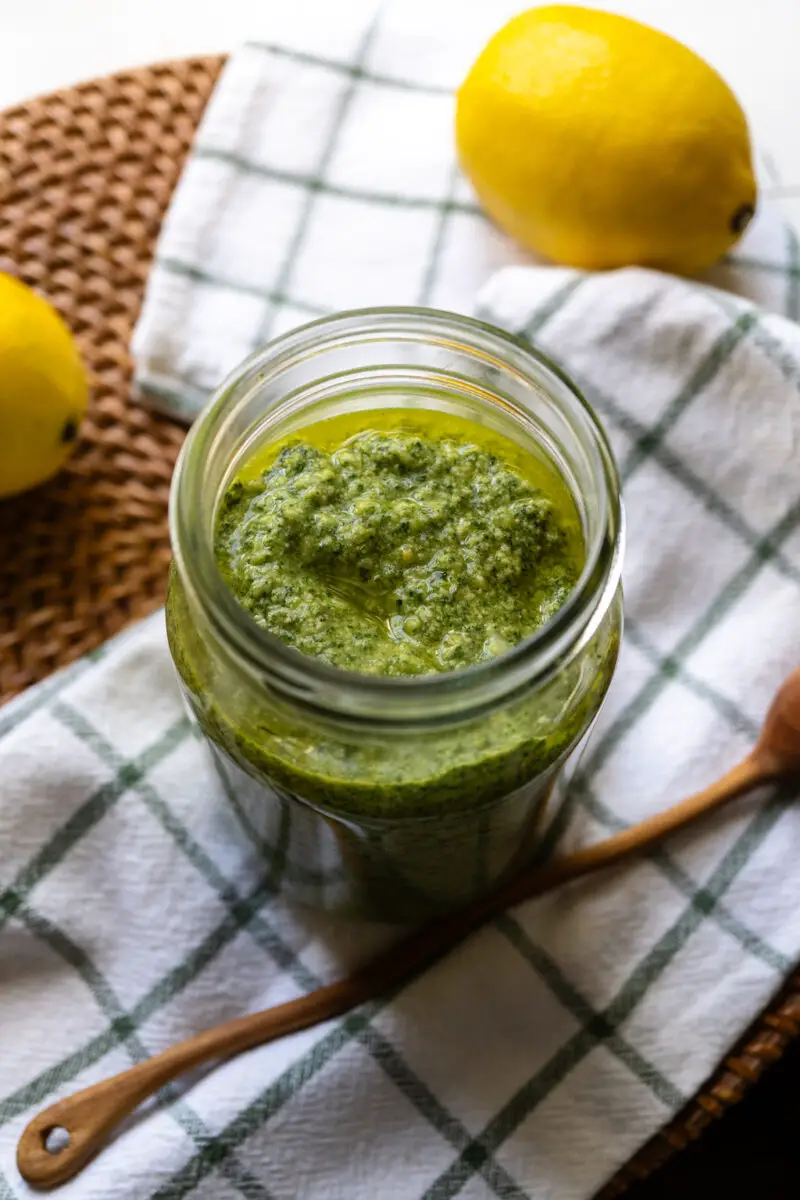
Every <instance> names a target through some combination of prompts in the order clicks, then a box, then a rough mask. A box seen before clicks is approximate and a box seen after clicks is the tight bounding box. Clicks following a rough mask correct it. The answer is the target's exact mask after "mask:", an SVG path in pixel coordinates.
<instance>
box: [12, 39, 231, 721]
mask: <svg viewBox="0 0 800 1200" xmlns="http://www.w3.org/2000/svg"><path fill="white" fill-rule="evenodd" d="M222 61H223V60H222V59H219V58H212V59H200V60H193V61H189V62H181V63H174V64H164V65H161V66H156V67H152V68H148V69H145V70H139V71H133V72H130V73H127V74H123V75H117V76H114V77H113V78H111V79H102V80H99V81H97V82H92V83H87V84H84V85H82V86H81V87H77V88H74V89H72V90H70V91H68V92H62V93H59V94H56V95H53V96H46V97H43V98H41V99H39V100H34V101H32V102H31V103H29V104H26V105H23V106H21V107H19V108H16V109H13V110H12V111H10V112H6V113H5V114H3V115H2V117H0V214H1V216H2V219H1V221H0V270H4V271H9V272H11V273H12V274H15V275H17V276H19V277H20V278H21V279H23V280H24V281H25V282H26V283H29V284H32V285H33V286H35V287H37V288H38V289H40V290H41V292H42V293H43V294H44V295H46V296H47V297H48V298H49V299H50V300H51V301H52V302H53V303H54V304H55V305H56V307H57V308H58V309H59V310H60V311H61V313H62V314H63V316H64V317H65V318H66V320H67V322H68V323H69V325H70V326H71V327H72V329H73V331H74V332H75V333H76V335H77V337H78V342H79V344H80V348H81V351H82V353H83V357H84V361H85V362H86V365H87V367H88V369H89V373H90V379H91V385H92V393H93V394H92V401H91V405H90V409H89V415H88V418H87V420H86V422H85V424H84V426H83V428H82V436H81V440H80V444H79V447H78V449H77V452H76V454H75V456H74V458H73V459H72V461H71V462H70V464H69V466H68V467H67V468H66V470H65V471H63V472H62V473H61V474H60V475H59V476H58V477H57V478H56V479H54V480H53V481H52V482H50V483H49V484H46V485H45V486H43V487H41V488H39V489H37V490H36V491H35V492H32V493H29V494H28V495H26V496H23V497H21V498H19V499H15V500H7V501H4V502H0V700H5V699H8V698H9V697H10V696H12V695H14V694H15V693H16V692H18V691H20V690H21V689H22V688H24V687H27V686H28V685H29V684H31V683H34V682H36V680H37V679H41V678H42V677H43V676H45V675H48V674H49V673H50V672H51V671H53V670H54V669H55V668H56V667H58V666H61V665H63V664H64V663H67V662H70V661H71V660H72V659H75V658H77V657H79V656H80V655H81V654H83V653H84V652H85V651H87V650H90V649H92V647H94V646H97V645H98V644H99V643H100V642H102V641H104V640H105V639H106V638H108V637H109V636H110V635H111V634H113V633H116V632H117V631H118V630H119V629H121V628H122V626H124V625H125V624H127V623H128V622H129V621H130V620H131V619H132V618H134V617H140V616H143V615H144V614H145V613H147V612H149V611H150V610H151V609H153V608H154V607H156V605H158V604H159V603H160V602H161V601H162V599H163V593H164V579H165V570H166V567H167V563H168V561H169V539H168V535H167V521H166V514H167V497H168V492H169V481H170V476H171V474H172V467H173V465H174V462H175V457H176V455H177V453H178V450H179V448H180V444H181V441H182V438H183V430H182V429H180V428H179V427H177V426H176V425H175V424H174V423H172V422H170V421H169V420H167V419H166V418H163V417H158V416H154V415H151V414H149V413H147V412H146V411H145V410H143V409H142V408H140V407H138V406H136V405H132V404H130V403H129V401H128V392H129V381H130V361H129V358H128V342H129V339H130V333H131V329H132V326H133V323H134V321H135V320H136V316H137V314H138V311H139V305H140V303H141V299H142V293H143V288H144V283H145V279H146V277H147V270H148V266H149V263H150V259H151V257H152V252H153V245H154V241H155V238H156V235H157V233H158V229H159V226H160V223H161V219H162V217H163V214H164V210H165V208H166V206H167V203H168V201H169V198H170V195H171V193H172V189H173V187H174V186H175V183H176V181H177V179H178V175H179V173H180V169H181V164H182V162H183V159H184V157H185V155H186V151H187V149H188V146H189V143H190V141H191V138H192V135H193V133H194V130H195V128H196V126H197V122H198V120H199V118H200V115H201V113H202V111H203V107H204V105H205V103H206V100H207V99H208V96H209V94H210V92H211V89H212V87H213V85H214V81H215V80H216V77H217V75H218V73H219V70H220V67H221V65H222Z"/></svg>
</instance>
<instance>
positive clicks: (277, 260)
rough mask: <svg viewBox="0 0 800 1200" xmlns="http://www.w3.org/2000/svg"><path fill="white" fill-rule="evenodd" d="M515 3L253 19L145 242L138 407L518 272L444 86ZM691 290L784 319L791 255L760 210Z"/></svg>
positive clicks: (443, 2)
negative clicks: (155, 239) (251, 359)
mask: <svg viewBox="0 0 800 1200" xmlns="http://www.w3.org/2000/svg"><path fill="white" fill-rule="evenodd" d="M518 9H519V2H518V0H517V2H516V3H515V2H514V0H491V2H489V0H486V2H484V3H476V2H475V0H469V2H466V3H464V2H463V0H462V2H460V3H456V2H455V0H398V2H395V3H393V4H389V5H387V6H385V7H381V8H377V9H376V8H375V7H374V5H373V4H372V3H371V0H348V3H347V4H343V5H342V4H340V5H336V6H335V8H334V9H333V10H332V18H333V19H332V21H325V20H321V19H320V14H319V10H318V8H315V11H314V13H313V15H309V9H308V6H307V5H306V4H304V3H303V2H302V0H296V2H295V3H293V4H291V5H285V6H281V7H280V11H278V6H272V7H271V9H270V11H269V16H268V20H267V18H266V17H265V18H264V20H265V27H264V29H263V30H260V31H258V33H259V34H260V36H258V35H257V34H256V33H254V37H253V41H252V42H250V43H249V44H247V45H245V46H243V47H242V48H241V49H240V50H238V51H237V52H236V54H234V55H233V57H232V58H231V59H230V61H229V63H228V65H227V67H226V68H225V70H224V72H223V75H222V78H221V79H220V82H219V84H218V85H217V87H216V89H215V91H214V94H213V96H212V98H211V101H210V103H209V105H208V108H207V110H206V114H205V116H204V118H203V121H202V123H201V126H200V129H199V132H198V134H197V138H196V141H195V146H194V149H193V151H192V153H191V155H190V158H189V161H188V164H187V166H186V169H185V171H184V172H183V175H182V177H181V181H180V183H179V184H178V187H177V190H176V193H175V196H174V199H173V202H172V205H171V207H170V211H169V213H168V216H167V219H166V221H165V223H164V228H163V232H162V234H161V237H160V239H159V243H158V249H157V252H156V257H155V261H154V263H153V267H152V271H151V274H150V279H149V282H148V288H147V296H146V299H145V304H144V308H143V311H142V315H141V319H140V321H139V324H138V327H137V329H136V333H135V337H134V342H133V352H134V359H135V362H136V387H137V390H138V392H139V393H140V394H141V395H142V396H143V397H144V398H145V399H146V400H147V401H148V402H149V403H151V404H154V405H157V406H158V407H160V408H163V409H165V410H166V411H167V412H169V413H171V414H172V415H174V416H178V417H183V418H185V419H189V420H190V419H191V418H192V417H193V416H195V415H196V413H197V412H198V411H199V409H200V408H201V407H202V405H203V404H204V402H205V400H206V399H207V397H208V395H209V393H210V392H211V391H212V390H213V389H214V388H215V387H216V386H217V385H218V384H219V382H220V381H221V380H222V378H223V377H224V376H225V375H226V374H227V373H228V371H230V370H232V369H233V368H234V367H235V366H236V365H237V364H238V363H240V362H241V360H242V359H243V358H244V357H245V356H246V355H247V354H249V353H250V352H251V351H252V350H253V349H254V348H255V347H257V346H260V345H263V343H264V342H265V341H267V340H269V339H270V338H271V337H275V336H277V335H278V334H280V333H283V332H285V331H286V330H287V329H290V328H292V327H293V326H295V325H298V324H302V323H305V322H306V321H310V320H313V319H314V318H315V317H319V316H323V315H324V314H326V313H330V312H334V311H336V310H341V309H348V308H363V307H365V306H367V305H376V304H422V305H433V306H434V307H438V308H449V309H455V310H457V311H459V312H470V311H471V308H472V304H473V302H474V299H475V296H476V295H477V292H478V290H479V289H480V287H481V286H482V285H483V284H484V283H485V282H486V280H487V279H488V278H489V277H490V276H491V275H492V274H493V273H494V272H495V271H497V270H498V269H500V268H501V267H504V266H508V265H511V264H514V263H525V262H528V263H530V262H532V261H533V259H532V258H531V257H530V256H528V255H526V254H525V253H524V252H523V251H522V250H521V248H520V247H519V246H517V245H515V244H514V243H513V242H512V241H511V240H510V239H509V238H507V237H505V236H504V235H503V234H502V233H501V232H500V231H499V230H498V229H497V228H496V227H495V226H493V225H492V224H491V222H489V221H488V220H487V218H486V217H485V216H484V215H483V214H482V212H481V210H480V208H479V207H478V205H477V204H476V202H475V198H474V196H473V195H472V192H471V191H470V188H469V186H468V185H467V183H466V181H465V180H464V179H463V177H462V176H461V175H460V174H459V172H458V170H457V167H456V164H455V156H454V141H453V94H452V89H453V87H454V86H455V85H457V83H458V82H459V80H460V79H461V78H462V77H463V76H464V74H465V72H466V70H467V69H468V67H469V64H470V62H471V61H472V59H473V58H474V57H475V55H476V54H477V53H478V51H479V49H480V47H481V45H482V44H483V42H484V41H485V40H486V39H487V38H488V37H489V36H490V34H491V33H492V32H493V31H494V30H495V29H497V28H499V26H500V25H501V24H502V23H503V20H504V18H505V16H506V15H507V14H509V13H511V12H513V11H515V10H518ZM757 166H758V169H759V172H760V173H761V174H765V175H766V173H767V172H766V168H763V169H762V164H761V160H760V159H759V160H758V163H757ZM770 170H771V171H772V172H773V173H774V168H773V167H770ZM773 203H775V202H773ZM708 278H709V279H710V280H711V281H712V282H715V283H717V284H718V285H719V286H721V287H726V288H730V289H732V290H734V291H740V292H743V293H745V294H746V295H748V296H749V297H750V298H751V299H754V300H757V301H758V302H759V303H761V304H762V305H764V306H765V307H767V308H769V309H772V310H773V311H776V312H782V313H784V314H785V315H787V316H790V317H793V318H795V319H800V243H798V239H797V236H796V234H795V233H794V231H793V230H792V229H791V228H789V227H787V226H785V225H784V224H783V222H782V221H781V220H780V219H779V217H778V215H777V214H776V213H774V212H773V211H772V208H771V206H770V204H769V203H767V204H762V212H761V213H760V214H759V216H758V217H757V218H756V220H755V221H754V223H753V225H752V227H751V229H750V230H749V231H748V232H747V234H746V236H745V237H744V239H743V240H742V242H741V243H740V244H739V246H738V247H737V248H736V249H735V250H734V252H733V253H732V254H731V255H730V256H729V257H728V259H726V260H725V261H724V262H723V263H722V264H721V265H720V266H718V267H717V268H715V269H714V270H713V271H712V272H710V273H709V276H708Z"/></svg>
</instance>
